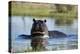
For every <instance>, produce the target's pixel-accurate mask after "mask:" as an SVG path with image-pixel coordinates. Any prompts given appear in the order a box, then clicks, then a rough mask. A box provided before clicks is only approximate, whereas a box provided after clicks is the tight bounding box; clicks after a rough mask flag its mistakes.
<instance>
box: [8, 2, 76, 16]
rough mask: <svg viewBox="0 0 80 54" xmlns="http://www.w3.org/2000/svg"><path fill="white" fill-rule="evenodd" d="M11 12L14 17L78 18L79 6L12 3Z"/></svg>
mask: <svg viewBox="0 0 80 54" xmlns="http://www.w3.org/2000/svg"><path fill="white" fill-rule="evenodd" d="M9 11H11V13H10V14H11V15H12V16H24V15H26V16H42V17H44V16H45V17H55V18H77V5H66V4H49V3H33V2H11V10H9Z"/></svg>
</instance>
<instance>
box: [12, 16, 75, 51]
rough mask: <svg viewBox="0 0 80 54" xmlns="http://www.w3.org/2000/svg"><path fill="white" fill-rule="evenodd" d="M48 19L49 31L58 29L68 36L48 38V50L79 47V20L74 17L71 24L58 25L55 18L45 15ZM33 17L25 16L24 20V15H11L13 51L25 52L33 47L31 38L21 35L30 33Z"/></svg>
mask: <svg viewBox="0 0 80 54" xmlns="http://www.w3.org/2000/svg"><path fill="white" fill-rule="evenodd" d="M43 18H44V19H45V18H46V20H47V23H46V24H47V27H48V30H49V31H53V30H57V31H61V32H64V33H65V34H67V35H68V36H67V37H65V38H51V39H48V46H47V49H48V50H64V49H77V20H76V19H74V20H73V22H72V23H71V24H70V25H67V24H65V25H56V24H55V18H50V17H43ZM32 20H33V17H31V16H25V17H24V22H23V17H22V16H12V17H11V38H12V49H11V50H12V52H24V51H27V49H31V46H30V42H31V40H30V39H21V38H19V35H21V34H27V35H30V31H31V27H32V23H33V21H32Z"/></svg>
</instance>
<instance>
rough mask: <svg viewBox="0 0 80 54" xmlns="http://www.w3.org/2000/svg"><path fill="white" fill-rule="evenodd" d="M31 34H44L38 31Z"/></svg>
mask: <svg viewBox="0 0 80 54" xmlns="http://www.w3.org/2000/svg"><path fill="white" fill-rule="evenodd" d="M32 34H43V35H44V34H45V32H40V31H38V32H33V33H32Z"/></svg>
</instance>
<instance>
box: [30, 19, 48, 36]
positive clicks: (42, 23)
mask: <svg viewBox="0 0 80 54" xmlns="http://www.w3.org/2000/svg"><path fill="white" fill-rule="evenodd" d="M46 31H47V26H46V20H35V19H33V25H32V29H31V34H32V35H33V34H43V35H44V34H45V33H46Z"/></svg>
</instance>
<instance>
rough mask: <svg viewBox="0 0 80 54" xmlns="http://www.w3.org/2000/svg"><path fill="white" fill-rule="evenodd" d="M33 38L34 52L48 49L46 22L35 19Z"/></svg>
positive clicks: (32, 30) (32, 31) (32, 29)
mask: <svg viewBox="0 0 80 54" xmlns="http://www.w3.org/2000/svg"><path fill="white" fill-rule="evenodd" d="M31 37H32V38H31V46H32V49H33V50H35V51H36V50H43V49H45V48H46V47H45V46H46V45H47V39H48V38H49V36H48V28H47V25H46V20H35V19H33V24H32V28H31Z"/></svg>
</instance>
